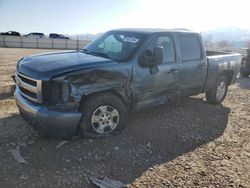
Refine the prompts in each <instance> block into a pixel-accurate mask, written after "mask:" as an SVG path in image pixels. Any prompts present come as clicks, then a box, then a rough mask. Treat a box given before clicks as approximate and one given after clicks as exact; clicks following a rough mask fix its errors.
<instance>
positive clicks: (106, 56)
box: [88, 52, 110, 58]
mask: <svg viewBox="0 0 250 188" xmlns="http://www.w3.org/2000/svg"><path fill="white" fill-rule="evenodd" d="M88 54H90V55H96V56H101V57H105V58H110V57H109V56H108V55H107V54H105V53H101V52H88Z"/></svg>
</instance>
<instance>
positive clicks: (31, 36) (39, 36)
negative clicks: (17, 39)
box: [24, 33, 45, 38]
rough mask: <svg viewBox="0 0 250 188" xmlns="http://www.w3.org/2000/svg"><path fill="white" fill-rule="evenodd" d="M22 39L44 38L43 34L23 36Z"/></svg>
mask: <svg viewBox="0 0 250 188" xmlns="http://www.w3.org/2000/svg"><path fill="white" fill-rule="evenodd" d="M24 37H29V38H45V35H44V34H43V33H29V34H27V35H24Z"/></svg>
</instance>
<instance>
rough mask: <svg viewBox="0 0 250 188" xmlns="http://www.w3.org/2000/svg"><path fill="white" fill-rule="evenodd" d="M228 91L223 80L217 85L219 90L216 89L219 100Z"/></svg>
mask: <svg viewBox="0 0 250 188" xmlns="http://www.w3.org/2000/svg"><path fill="white" fill-rule="evenodd" d="M225 92H226V84H225V82H221V83H220V84H219V85H218V87H217V91H216V97H217V99H218V100H221V99H222V98H223V97H224V95H225Z"/></svg>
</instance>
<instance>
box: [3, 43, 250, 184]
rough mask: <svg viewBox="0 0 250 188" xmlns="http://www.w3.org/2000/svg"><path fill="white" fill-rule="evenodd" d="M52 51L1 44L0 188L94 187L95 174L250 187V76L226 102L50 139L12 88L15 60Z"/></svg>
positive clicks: (187, 103)
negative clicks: (101, 132)
mask: <svg viewBox="0 0 250 188" xmlns="http://www.w3.org/2000/svg"><path fill="white" fill-rule="evenodd" d="M45 51H48V50H41V49H39V50H38V49H37V50H36V49H10V48H9V49H8V48H0V187H3V188H5V187H8V188H9V187H10V188H11V187H25V188H26V187H81V188H82V187H95V185H93V183H92V182H91V181H90V177H97V178H101V177H109V178H110V179H114V180H119V181H121V182H123V183H125V184H128V186H129V187H250V100H249V99H250V78H239V79H238V81H237V83H236V84H235V85H233V86H231V87H230V89H229V92H228V96H227V98H226V99H225V101H224V102H223V104H222V105H218V106H214V105H211V104H208V103H206V101H205V99H204V95H198V96H195V97H190V98H187V99H182V100H179V101H177V102H176V103H173V104H168V105H161V106H157V107H155V108H152V109H149V110H145V111H142V112H137V113H133V114H131V116H130V118H129V123H128V126H127V128H126V129H125V130H124V131H123V133H122V134H120V135H118V136H113V137H108V138H105V139H98V140H92V139H86V138H82V137H80V136H76V137H74V138H73V139H72V140H69V141H62V140H58V139H46V138H43V137H41V136H39V135H38V134H37V133H36V132H35V131H34V130H33V129H32V128H31V127H30V126H29V125H28V124H27V123H26V122H25V121H24V120H23V119H22V118H21V117H20V115H19V112H18V110H17V108H16V106H15V101H14V98H13V97H12V95H11V94H10V92H11V91H12V90H13V88H12V87H13V86H11V85H13V81H12V80H11V75H12V74H13V73H14V69H15V64H16V61H18V60H19V59H20V58H21V57H22V56H24V55H29V54H33V53H40V52H45ZM17 153H18V154H17ZM19 154H20V155H19ZM14 157H16V158H14ZM18 157H19V158H18ZM20 157H21V160H20ZM22 160H23V161H22ZM18 161H19V162H18Z"/></svg>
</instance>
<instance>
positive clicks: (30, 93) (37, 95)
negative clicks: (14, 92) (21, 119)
mask: <svg viewBox="0 0 250 188" xmlns="http://www.w3.org/2000/svg"><path fill="white" fill-rule="evenodd" d="M15 78H16V87H17V88H18V90H19V92H20V94H21V95H22V96H23V97H25V98H27V99H29V100H31V101H33V102H37V103H42V81H41V80H36V79H34V78H30V77H28V76H24V75H23V74H20V73H16V74H15Z"/></svg>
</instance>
